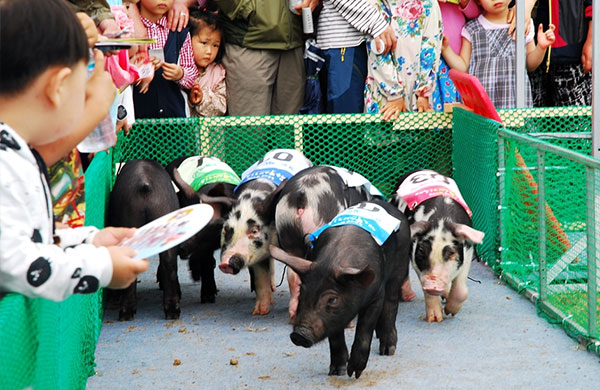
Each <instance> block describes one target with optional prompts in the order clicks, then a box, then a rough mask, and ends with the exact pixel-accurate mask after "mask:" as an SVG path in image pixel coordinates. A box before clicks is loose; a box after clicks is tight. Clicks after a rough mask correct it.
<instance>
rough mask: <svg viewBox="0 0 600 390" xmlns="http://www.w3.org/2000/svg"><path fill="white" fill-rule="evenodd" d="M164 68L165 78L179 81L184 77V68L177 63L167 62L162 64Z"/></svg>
mask: <svg viewBox="0 0 600 390" xmlns="http://www.w3.org/2000/svg"><path fill="white" fill-rule="evenodd" d="M162 69H163V72H162V74H163V77H164V78H165V80H172V81H177V80H181V79H182V78H183V68H182V67H181V66H179V65H177V64H171V63H168V62H165V63H163V65H162Z"/></svg>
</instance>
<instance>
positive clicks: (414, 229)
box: [410, 221, 429, 240]
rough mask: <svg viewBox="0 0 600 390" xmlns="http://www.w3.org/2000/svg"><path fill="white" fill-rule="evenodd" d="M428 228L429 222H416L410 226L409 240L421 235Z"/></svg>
mask: <svg viewBox="0 0 600 390" xmlns="http://www.w3.org/2000/svg"><path fill="white" fill-rule="evenodd" d="M428 228H429V222H427V221H417V222H414V223H413V224H412V225H410V239H411V240H412V239H413V238H415V236H416V235H417V234H419V233H423V232H424V231H426V230H427V229H428Z"/></svg>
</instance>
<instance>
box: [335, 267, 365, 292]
mask: <svg viewBox="0 0 600 390" xmlns="http://www.w3.org/2000/svg"><path fill="white" fill-rule="evenodd" d="M334 275H335V278H336V279H337V280H340V281H341V282H342V283H343V284H348V283H357V284H358V285H360V287H362V288H367V287H369V286H370V285H371V283H373V280H374V279H375V271H373V269H372V268H371V267H370V266H369V265H368V264H366V265H365V266H364V267H363V268H360V269H359V268H354V267H339V268H336V269H335V270H334Z"/></svg>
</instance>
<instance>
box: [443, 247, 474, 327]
mask: <svg viewBox="0 0 600 390" xmlns="http://www.w3.org/2000/svg"><path fill="white" fill-rule="evenodd" d="M468 255H469V256H471V255H472V253H468ZM468 258H469V259H470V257H468ZM470 266H471V262H470V261H468V262H467V261H465V263H464V264H463V266H462V267H461V270H460V272H459V274H458V275H457V276H456V278H455V279H454V281H453V282H452V288H451V289H450V294H448V298H447V299H446V306H445V307H444V312H445V313H446V314H452V315H456V313H458V312H459V311H460V309H461V308H462V305H463V303H464V302H465V301H466V300H467V296H468V295H469V289H468V288H467V276H468V275H469V268H470Z"/></svg>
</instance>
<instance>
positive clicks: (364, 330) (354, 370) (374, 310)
mask: <svg viewBox="0 0 600 390" xmlns="http://www.w3.org/2000/svg"><path fill="white" fill-rule="evenodd" d="M382 310H383V297H379V298H377V299H376V301H375V302H373V303H372V304H371V305H368V307H367V308H366V309H364V310H363V311H362V312H361V313H359V314H358V323H357V325H356V333H355V336H354V342H353V343H352V352H351V353H350V360H348V376H349V377H352V374H354V375H355V376H356V379H358V378H360V375H361V374H362V372H363V370H364V369H365V367H367V361H368V360H369V353H370V352H371V341H372V339H373V331H374V330H375V326H376V325H377V321H378V319H379V316H380V315H381V311H382Z"/></svg>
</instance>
